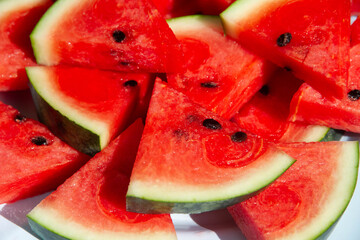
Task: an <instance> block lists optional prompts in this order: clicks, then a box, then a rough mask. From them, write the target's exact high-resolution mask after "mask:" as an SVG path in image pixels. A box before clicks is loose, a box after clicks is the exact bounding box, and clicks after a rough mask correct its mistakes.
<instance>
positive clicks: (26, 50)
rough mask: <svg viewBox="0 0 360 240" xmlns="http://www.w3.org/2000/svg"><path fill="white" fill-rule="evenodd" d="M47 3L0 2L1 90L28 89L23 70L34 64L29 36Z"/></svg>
mask: <svg viewBox="0 0 360 240" xmlns="http://www.w3.org/2000/svg"><path fill="white" fill-rule="evenodd" d="M51 4H52V1H50V0H16V1H14V0H2V1H0V59H1V64H0V91H9V90H22V89H27V88H28V78H27V76H26V73H25V67H26V66H30V65H35V64H36V62H35V58H34V54H33V52H32V48H31V43H30V38H29V35H30V33H31V31H32V30H33V28H34V27H35V24H36V23H37V22H38V20H39V19H40V17H41V16H42V15H43V13H44V12H45V11H46V9H47V8H48V7H49V6H50V5H51Z"/></svg>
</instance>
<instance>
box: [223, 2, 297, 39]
mask: <svg viewBox="0 0 360 240" xmlns="http://www.w3.org/2000/svg"><path fill="white" fill-rule="evenodd" d="M294 1H297V0H238V1H235V2H234V3H233V4H231V5H230V7H228V8H227V9H226V10H225V11H224V12H222V13H221V14H220V18H221V20H222V22H223V26H224V29H225V33H226V34H227V35H229V36H231V37H233V38H235V39H236V38H237V36H238V33H239V32H241V31H244V30H246V29H249V28H251V26H252V25H253V24H256V22H257V21H258V20H259V18H261V17H263V16H266V15H267V14H266V13H268V12H271V11H273V10H275V9H276V8H278V7H279V6H281V5H284V4H286V3H287V2H294Z"/></svg>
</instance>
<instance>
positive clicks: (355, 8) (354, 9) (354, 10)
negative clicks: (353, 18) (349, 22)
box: [350, 0, 360, 15]
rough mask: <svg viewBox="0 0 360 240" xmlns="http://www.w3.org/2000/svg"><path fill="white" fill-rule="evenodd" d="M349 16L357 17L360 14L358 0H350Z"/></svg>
mask: <svg viewBox="0 0 360 240" xmlns="http://www.w3.org/2000/svg"><path fill="white" fill-rule="evenodd" d="M350 2H351V15H359V14H360V1H359V0H351V1H350Z"/></svg>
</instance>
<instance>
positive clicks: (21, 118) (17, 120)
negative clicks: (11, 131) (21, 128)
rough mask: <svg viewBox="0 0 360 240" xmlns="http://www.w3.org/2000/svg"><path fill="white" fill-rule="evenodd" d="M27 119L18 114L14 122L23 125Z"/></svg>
mask: <svg viewBox="0 0 360 240" xmlns="http://www.w3.org/2000/svg"><path fill="white" fill-rule="evenodd" d="M26 120H27V119H26V117H25V116H24V115H22V114H21V113H19V114H17V115H16V116H15V117H14V121H15V122H17V123H23V122H25V121H26Z"/></svg>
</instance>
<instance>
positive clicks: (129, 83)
mask: <svg viewBox="0 0 360 240" xmlns="http://www.w3.org/2000/svg"><path fill="white" fill-rule="evenodd" d="M137 85H138V83H137V81H135V80H129V81H126V82H124V86H125V87H136V86H137Z"/></svg>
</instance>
